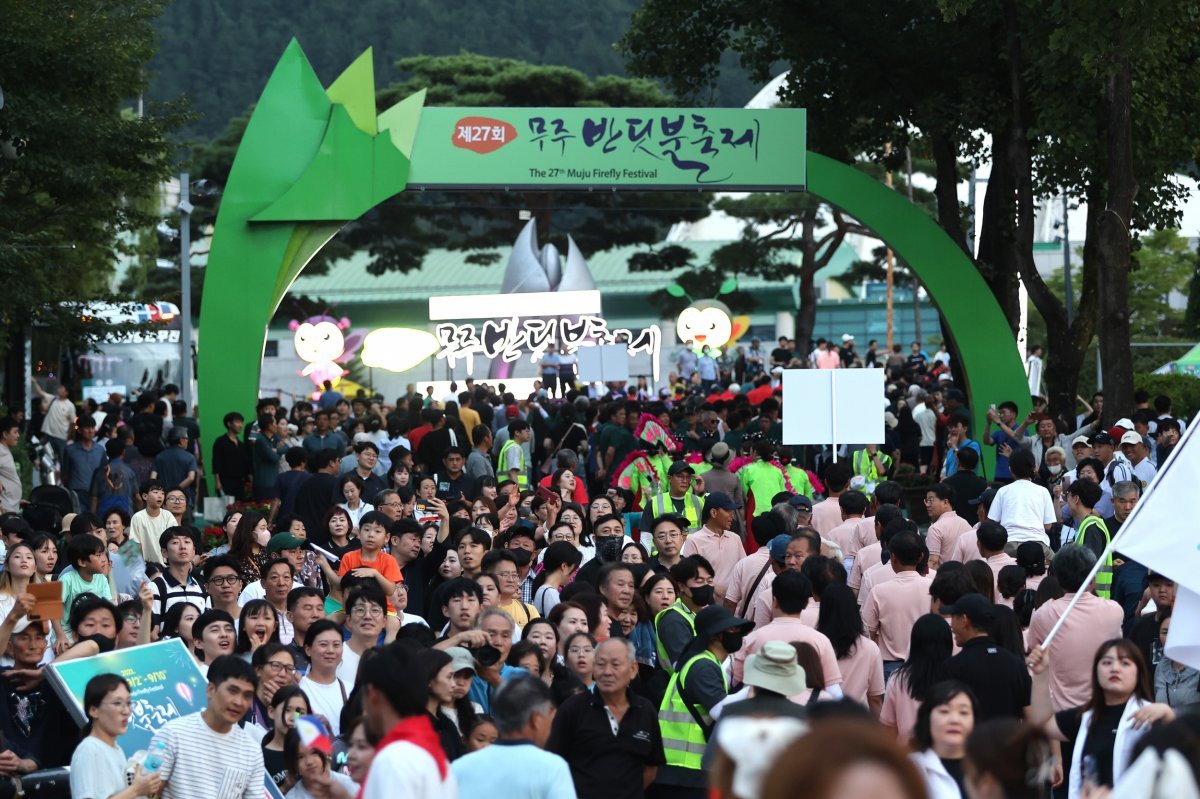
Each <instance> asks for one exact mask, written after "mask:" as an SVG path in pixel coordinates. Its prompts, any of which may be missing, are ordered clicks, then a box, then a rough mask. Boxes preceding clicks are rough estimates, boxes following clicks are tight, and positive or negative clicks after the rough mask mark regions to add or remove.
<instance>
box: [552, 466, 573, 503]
mask: <svg viewBox="0 0 1200 799" xmlns="http://www.w3.org/2000/svg"><path fill="white" fill-rule="evenodd" d="M575 480H576V478H575V470H574V469H559V470H558V471H556V472H555V473H554V476H553V477H551V478H550V490H551V491H554V492H556V493H557V494H558V495H559V496H560V497H562V501H563V502H574V501H575Z"/></svg>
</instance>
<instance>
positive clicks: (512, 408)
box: [504, 405, 521, 419]
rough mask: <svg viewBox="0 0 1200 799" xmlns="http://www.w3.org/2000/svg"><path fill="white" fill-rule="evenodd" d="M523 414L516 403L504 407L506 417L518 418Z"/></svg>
mask: <svg viewBox="0 0 1200 799" xmlns="http://www.w3.org/2000/svg"><path fill="white" fill-rule="evenodd" d="M520 415H521V409H520V408H518V407H517V406H516V405H508V406H506V407H505V408H504V416H505V418H506V419H516V418H517V417H518V416H520Z"/></svg>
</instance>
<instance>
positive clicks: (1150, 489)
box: [1042, 418, 1200, 649]
mask: <svg viewBox="0 0 1200 799" xmlns="http://www.w3.org/2000/svg"><path fill="white" fill-rule="evenodd" d="M1198 427H1200V418H1197V419H1193V420H1192V424H1190V425H1188V428H1187V431H1185V432H1184V434H1183V438H1181V439H1180V440H1179V443H1178V444H1176V445H1175V448H1174V449H1173V450H1171V454H1170V455H1168V456H1167V462H1166V463H1164V464H1163V467H1162V468H1161V469H1159V470H1158V472H1156V473H1155V475H1154V479H1153V480H1151V481H1150V485H1148V486H1147V487H1146V493H1145V494H1143V495H1142V497H1141V499H1139V500H1138V503H1137V504H1136V505H1134V506H1133V510H1132V511H1130V513H1129V516H1128V518H1126V519H1125V522H1124V523H1123V524H1122V525H1121V529H1120V530H1118V531H1117V534H1116V535H1115V536H1113V537H1112V538H1111V539H1110V540H1109V542H1108V546H1107V547H1105V548H1104V552H1103V553H1102V554H1101V555H1100V557H1098V558H1096V565H1095V566H1093V567H1092V570H1091V572H1089V573H1088V576H1087V579H1086V580H1084V581H1083V585H1082V586H1080V589H1079V590H1078V591H1076V592H1075V595H1074V596H1073V597H1071V601H1070V602H1069V603H1067V607H1066V609H1065V610H1064V611H1063V614H1062V615H1061V616H1059V617H1058V621H1056V622H1054V626H1053V627H1051V628H1050V632H1049V633H1047V634H1046V640H1045V641H1043V642H1042V648H1043V649H1047V648H1049V646H1050V642H1051V641H1053V640H1054V636H1056V635H1058V631H1059V629H1061V628H1062V626H1063V622H1065V621H1066V620H1067V616H1068V615H1070V613H1071V611H1072V610H1074V609H1075V605H1076V604H1078V602H1079V598H1080V597H1081V596H1083V595H1084V594H1085V593H1087V590H1088V587H1089V586H1091V584H1092V581H1093V580H1095V579H1096V575H1097V574H1099V573H1100V569H1101V568H1102V567H1103V566H1104V561H1105V560H1106V559H1107V558H1108V556H1109V555H1111V554H1112V553H1113V552H1115V551H1116V549H1117V544H1118V543H1120V541H1121V539H1122V538H1124V536H1125V533H1127V532H1128V531H1129V527H1130V524H1131V523H1132V522H1133V520H1134V519H1136V518H1137V515H1138V511H1140V510H1141V509H1142V508H1143V507H1145V505H1146V502H1147V501H1149V499H1150V497H1151V496H1153V494H1154V488H1155V487H1156V486H1157V485H1158V483H1159V481H1160V480H1161V479H1162V477H1163V475H1164V474H1166V473H1167V470H1168V469H1170V468H1171V466H1172V465H1173V464H1174V463H1175V460H1176V459H1177V457H1178V456H1179V453H1180V452H1183V449H1184V447H1186V446H1187V444H1188V442H1189V441H1190V440H1191V438H1192V434H1193V433H1195V432H1196V428H1198Z"/></svg>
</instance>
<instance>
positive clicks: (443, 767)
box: [358, 715, 450, 799]
mask: <svg viewBox="0 0 1200 799" xmlns="http://www.w3.org/2000/svg"><path fill="white" fill-rule="evenodd" d="M397 741H407V742H408V743H410V744H413V745H414V746H419V747H420V748H422V749H424V750H425V751H426V752H428V753H429V756H430V757H432V758H433V759H434V761H435V762H436V763H437V767H438V774H440V775H441V778H442V779H443V780H444V779H446V772H447V771H448V770H449V768H450V764H449V762H448V761H447V760H446V753H445V752H444V751H442V741H441V739H440V738H438V734H437V733H436V732H435V731H434V729H433V724H432V723H431V722H430V721H429V716H428V715H421V716H410V717H409V718H406V719H402V720H401V721H399V722H398V723H397V724H396V726H395V727H392V729H391V732H389V733H388V734H387V735H385V736H384V738H383V740H382V741H380V742H379V746H377V747H375V755H376V756H378V755H379V754H381V753H382V752H383V750H384V749H386V748H387V747H388V746H389V745H391V744H394V743H396V742H397ZM368 774H369V772H368ZM366 790H367V780H366V778H365V777H364V778H363V783H362V787H361V788H359V790H358V798H359V799H362V796H363V794H364V793H366Z"/></svg>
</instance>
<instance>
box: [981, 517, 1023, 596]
mask: <svg viewBox="0 0 1200 799" xmlns="http://www.w3.org/2000/svg"><path fill="white" fill-rule="evenodd" d="M975 540H976V541H977V542H978V543H979V556H980V558H981V559H982V560H983V562H984V563H986V564H987V565H988V568H989V569H991V570H992V578H993V582H995V583H999V582H1000V570H1001V569H1003V568H1004V567H1005V566H1016V565H1017V559H1016V558H1014V557H1013V556H1012V555H1008V554H1006V553H1005V552H1004V546H1005V545H1006V544H1007V543H1008V531H1007V530H1005V529H1004V527H1003V526H1002V525H1001V524H1000V522H994V521H992V520H991V519H988V520H987V521H986V522H980V524H979V528H978V529H977V530H976V531H975ZM996 594H997V596H999V591H997V592H996Z"/></svg>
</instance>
